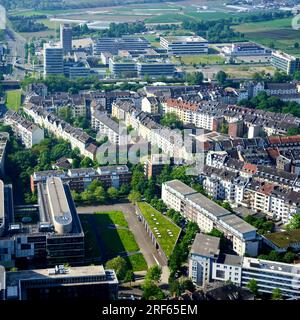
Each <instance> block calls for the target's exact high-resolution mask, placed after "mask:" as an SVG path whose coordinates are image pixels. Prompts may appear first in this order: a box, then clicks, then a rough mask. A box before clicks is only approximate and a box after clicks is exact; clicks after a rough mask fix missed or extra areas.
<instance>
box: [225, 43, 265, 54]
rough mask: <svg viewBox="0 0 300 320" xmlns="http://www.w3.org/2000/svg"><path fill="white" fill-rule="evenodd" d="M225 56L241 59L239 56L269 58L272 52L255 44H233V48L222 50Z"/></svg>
mask: <svg viewBox="0 0 300 320" xmlns="http://www.w3.org/2000/svg"><path fill="white" fill-rule="evenodd" d="M222 54H223V55H224V56H230V57H239V56H268V55H271V50H269V49H265V48H263V47H261V46H260V45H258V44H256V43H253V42H244V43H233V44H232V45H231V46H225V47H223V48H222Z"/></svg>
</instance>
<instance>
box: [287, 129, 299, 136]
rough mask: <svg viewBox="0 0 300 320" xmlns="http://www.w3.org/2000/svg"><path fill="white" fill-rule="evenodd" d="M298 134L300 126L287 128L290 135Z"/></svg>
mask: <svg viewBox="0 0 300 320" xmlns="http://www.w3.org/2000/svg"><path fill="white" fill-rule="evenodd" d="M298 134H300V128H298V127H297V128H295V127H294V128H293V127H291V128H288V130H287V135H288V136H296V135H298Z"/></svg>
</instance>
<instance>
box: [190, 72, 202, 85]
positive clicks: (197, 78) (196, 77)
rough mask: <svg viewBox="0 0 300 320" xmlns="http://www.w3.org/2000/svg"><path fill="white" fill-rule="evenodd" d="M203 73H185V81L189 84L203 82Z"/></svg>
mask: <svg viewBox="0 0 300 320" xmlns="http://www.w3.org/2000/svg"><path fill="white" fill-rule="evenodd" d="M203 80H204V75H203V73H202V72H193V73H189V74H188V75H187V82H188V84H189V85H199V84H201V83H202V82H203Z"/></svg>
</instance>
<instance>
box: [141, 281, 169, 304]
mask: <svg viewBox="0 0 300 320" xmlns="http://www.w3.org/2000/svg"><path fill="white" fill-rule="evenodd" d="M142 290H143V299H145V300H162V299H163V298H164V297H165V296H164V293H163V291H162V290H161V289H160V288H159V287H158V286H157V285H156V284H155V283H154V282H152V281H145V282H144V284H143V285H142Z"/></svg>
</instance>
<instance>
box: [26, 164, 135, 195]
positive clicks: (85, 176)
mask: <svg viewBox="0 0 300 320" xmlns="http://www.w3.org/2000/svg"><path fill="white" fill-rule="evenodd" d="M51 177H59V178H60V179H61V180H62V181H63V182H64V183H67V184H68V185H69V187H70V189H71V190H75V191H76V192H82V191H84V190H85V189H86V188H87V187H88V186H89V185H90V184H91V182H93V181H94V180H98V181H100V182H101V183H102V184H103V186H104V188H110V187H115V188H117V189H119V188H120V187H121V185H122V184H125V185H127V184H129V183H130V181H131V172H130V170H129V169H128V167H127V166H126V165H115V166H103V167H98V168H97V169H94V168H77V169H69V170H68V171H66V172H65V171H62V170H49V171H36V172H34V173H33V174H32V175H31V176H30V187H31V191H32V192H36V190H37V185H38V184H39V183H43V184H45V183H46V181H47V179H48V178H51Z"/></svg>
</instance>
